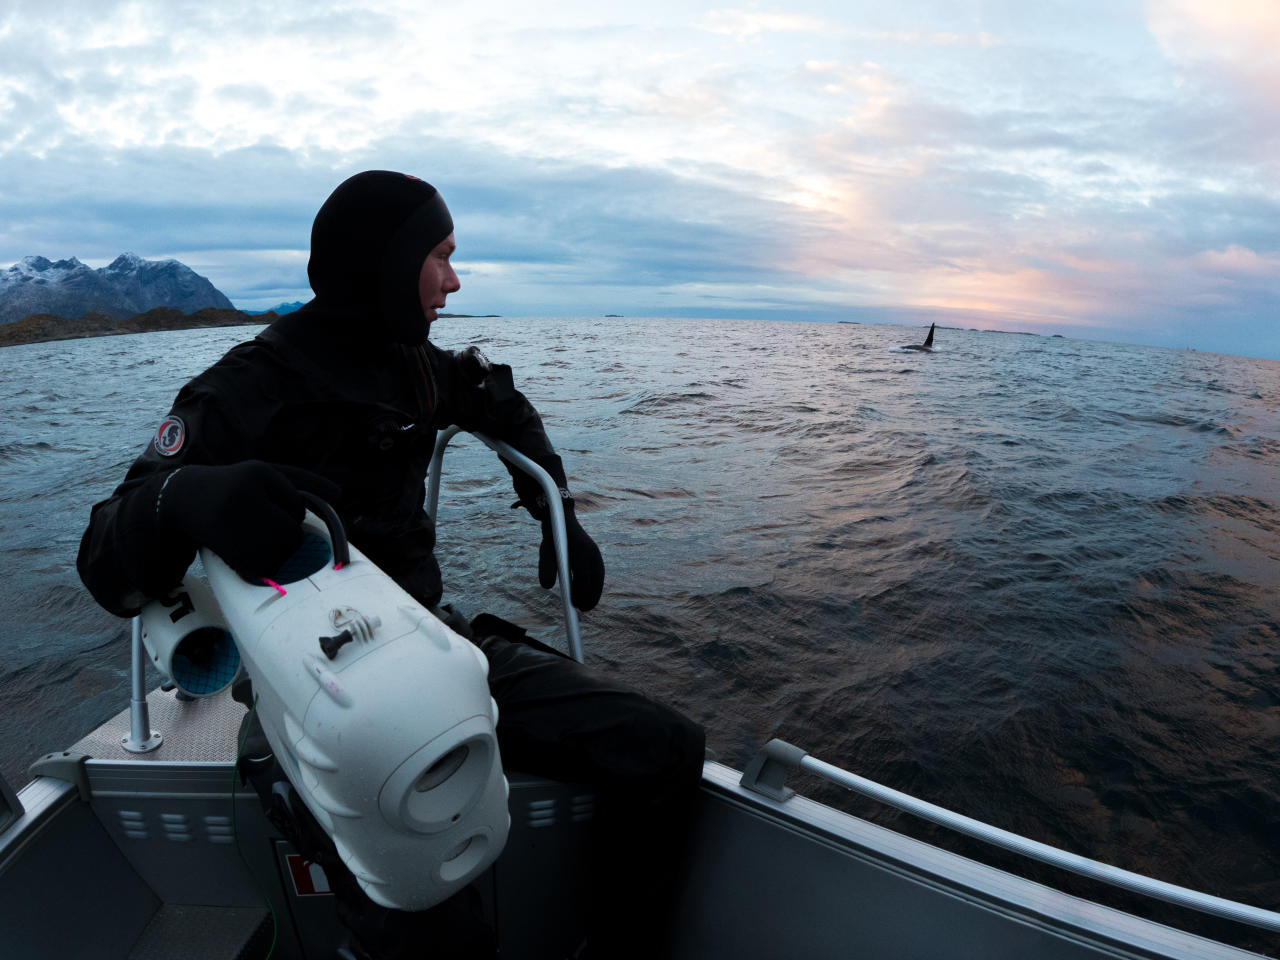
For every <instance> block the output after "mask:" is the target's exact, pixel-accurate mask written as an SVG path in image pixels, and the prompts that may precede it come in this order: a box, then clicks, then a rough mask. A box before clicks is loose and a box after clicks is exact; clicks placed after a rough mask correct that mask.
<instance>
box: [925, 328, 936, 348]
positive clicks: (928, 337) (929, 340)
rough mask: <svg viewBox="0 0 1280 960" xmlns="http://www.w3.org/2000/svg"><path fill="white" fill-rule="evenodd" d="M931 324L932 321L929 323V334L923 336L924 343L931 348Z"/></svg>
mask: <svg viewBox="0 0 1280 960" xmlns="http://www.w3.org/2000/svg"><path fill="white" fill-rule="evenodd" d="M933 326H934V325H933V324H932V323H931V324H929V335H928V336H927V337H925V338H924V345H925V347H927V348H931V347H932V346H933Z"/></svg>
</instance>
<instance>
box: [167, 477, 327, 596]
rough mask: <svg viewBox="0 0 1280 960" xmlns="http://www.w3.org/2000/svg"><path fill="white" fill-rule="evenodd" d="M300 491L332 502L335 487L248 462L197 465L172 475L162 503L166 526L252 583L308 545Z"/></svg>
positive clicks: (303, 505)
mask: <svg viewBox="0 0 1280 960" xmlns="http://www.w3.org/2000/svg"><path fill="white" fill-rule="evenodd" d="M299 490H306V491H309V492H311V493H314V494H315V495H316V496H318V497H320V498H321V499H322V500H326V501H330V502H332V501H333V500H335V499H336V498H337V496H338V493H339V487H338V486H337V484H335V483H332V482H330V481H328V480H326V479H325V478H324V477H320V476H317V475H316V474H314V473H309V472H308V471H306V470H301V469H298V468H297V467H285V466H273V465H272V464H269V463H264V462H262V461H261V460H246V461H244V462H242V463H234V464H229V465H227V466H204V465H200V464H191V465H188V466H184V467H179V468H178V469H177V470H175V471H174V472H173V473H171V474H169V476H168V478H167V479H166V480H165V483H164V486H163V487H161V489H160V495H159V497H158V498H157V499H156V514H157V517H158V519H159V522H160V526H161V527H162V528H164V529H167V530H170V531H173V532H174V533H176V534H177V535H178V536H180V537H182V538H183V539H185V540H186V541H188V542H189V544H190V545H191V546H192V547H193V548H194V547H208V548H209V549H210V550H212V551H213V552H214V553H216V554H217V555H218V556H219V557H221V558H222V559H223V560H224V561H226V563H227V565H228V566H230V567H231V568H232V569H233V570H235V571H236V573H238V574H240V576H242V577H245V578H246V579H258V578H260V577H263V576H270V575H271V574H272V573H274V572H275V571H276V570H278V569H280V567H281V566H282V565H283V564H284V562H285V561H286V560H288V559H289V557H290V556H291V555H292V554H293V552H294V551H295V550H297V549H298V546H299V544H301V543H302V529H301V524H302V517H303V514H304V512H305V510H306V502H305V501H304V500H303V499H302V497H301V495H299V493H298V491H299Z"/></svg>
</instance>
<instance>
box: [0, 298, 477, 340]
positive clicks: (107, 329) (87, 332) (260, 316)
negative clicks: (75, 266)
mask: <svg viewBox="0 0 1280 960" xmlns="http://www.w3.org/2000/svg"><path fill="white" fill-rule="evenodd" d="M438 316H439V319H441V320H445V319H450V320H480V319H487V318H497V317H500V316H501V314H497V313H486V314H483V315H477V314H470V313H442V314H439V315H438ZM276 319H278V317H277V315H276V314H275V313H274V312H272V311H268V312H266V313H246V312H245V311H243V310H234V309H233V310H224V309H221V308H219V307H205V308H204V309H202V310H196V311H195V312H194V313H183V312H182V311H181V310H176V309H174V308H173V307H154V308H153V309H151V310H148V311H147V312H146V313H139V314H137V315H135V316H132V317H129V318H128V319H126V320H117V319H115V318H114V317H112V316H110V315H108V314H105V313H86V314H84V315H83V316H80V317H76V318H68V317H59V316H55V315H54V314H52V313H33V314H31V315H30V316H27V317H23V318H22V319H21V320H15V321H13V322H12V323H4V324H0V347H13V346H17V345H18V344H20V343H43V342H46V341H50V340H79V339H81V338H83V337H112V336H117V335H119V334H123V333H151V332H153V331H156V330H193V329H196V328H197V327H239V326H261V325H263V324H266V323H271V322H272V321H274V320H276Z"/></svg>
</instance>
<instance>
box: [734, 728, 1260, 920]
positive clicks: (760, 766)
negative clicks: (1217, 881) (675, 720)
mask: <svg viewBox="0 0 1280 960" xmlns="http://www.w3.org/2000/svg"><path fill="white" fill-rule="evenodd" d="M747 769H748V774H744V776H743V782H742V785H743V786H744V787H746V788H747V789H750V790H755V791H756V792H758V793H764V794H765V795H766V796H772V797H773V799H777V800H782V799H783V797H784V796H785V794H783V793H782V792H781V782H782V780H785V775H786V772H787V771H793V770H803V771H805V772H806V773H812V774H814V775H815V776H818V777H821V778H822V779H823V780H826V781H828V782H830V783H834V784H837V785H838V786H841V787H844V788H845V789H846V790H852V791H853V792H854V793H860V794H862V795H863V796H867V797H871V798H872V799H874V800H879V801H880V802H881V803H887V804H888V805H889V806H891V807H897V808H898V809H899V810H905V811H906V812H907V813H911V814H914V815H915V816H917V817H922V818H923V819H925V820H930V821H932V822H934V823H937V824H940V825H942V826H944V827H947V828H948V829H950V830H954V831H956V832H957V833H963V834H964V835H965V836H969V837H973V838H975V839H977V840H982V841H984V842H985V843H990V844H992V845H993V846H997V847H1003V848H1004V849H1006V850H1012V851H1013V852H1014V853H1020V854H1022V855H1023V856H1026V857H1030V858H1031V859H1033V860H1038V861H1040V862H1041V863H1047V864H1049V865H1050V866H1054V867H1059V868H1061V869H1063V870H1070V871H1071V872H1072V873H1078V874H1080V875H1081V876H1085V877H1090V878H1092V879H1094V880H1100V881H1102V882H1103V883H1109V884H1111V885H1112V886H1116V887H1121V888H1123V889H1125V890H1132V891H1133V892H1135V893H1141V894H1144V895H1145V896H1148V897H1154V898H1155V899H1157V900H1164V901H1167V902H1169V903H1174V904H1177V905H1178V906H1180V907H1186V908H1188V909H1191V910H1198V911H1199V912H1201V913H1211V914H1213V915H1215V916H1219V917H1226V918H1227V919H1229V920H1236V921H1239V922H1240V923H1247V924H1250V925H1251V926H1255V927H1262V928H1263V929H1265V930H1274V931H1280V913H1275V912H1273V911H1271V910H1263V909H1262V908H1261V907H1251V906H1249V905H1248V904H1244V903H1236V902H1235V901H1234V900H1226V899H1223V898H1222V897H1215V896H1213V895H1211V894H1208V893H1201V892H1199V891H1198V890H1190V889H1188V888H1186V887H1179V886H1177V885H1175V884H1172V883H1165V882H1164V881H1163V880H1154V879H1152V878H1151V877H1144V876H1143V875H1142V874H1139V873H1131V872H1130V871H1128V870H1121V869H1120V868H1119V867H1113V866H1110V865H1108V864H1105V863H1099V862H1098V861H1096V860H1089V859H1088V858H1086V857H1081V856H1078V855H1077V854H1074V853H1068V852H1066V851H1065V850H1059V849H1058V848H1057V847H1051V846H1049V845H1048V844H1046V843H1040V842H1038V841H1036V840H1030V839H1028V838H1027V837H1023V836H1019V835H1018V834H1016V833H1010V832H1009V831H1008V830H1001V829H1000V828H999V827H993V826H991V825H990V824H987V823H983V822H981V821H980V820H974V819H972V818H970V817H966V816H964V815H963V814H959V813H955V812H954V811H952V810H948V809H946V808H945V807H939V806H936V805H934V804H932V803H928V802H927V801H924V800H920V799H917V798H916V797H913V796H911V795H910V794H906V793H901V792H900V791H897V790H894V789H892V788H891V787H886V786H883V785H882V784H879V783H876V782H874V781H872V780H868V779H866V778H865V777H860V776H858V775H857V774H856V773H850V772H849V771H848V770H842V769H841V768H840V767H837V766H834V765H833V764H830V763H824V762H823V761H821V760H818V759H816V758H814V757H811V756H809V755H808V754H806V753H805V752H804V751H803V750H801V749H799V748H798V747H793V746H791V745H790V744H788V743H785V742H784V741H781V740H773V741H770V743H769V744H768V745H766V747H765V748H764V750H762V751H761V753H760V755H758V756H757V758H756V760H753V761H752V763H751V764H750V765H748V768H747ZM757 781H763V782H764V786H765V789H763V790H761V789H759V788H758V787H757V786H756V782H757ZM771 791H772V792H771Z"/></svg>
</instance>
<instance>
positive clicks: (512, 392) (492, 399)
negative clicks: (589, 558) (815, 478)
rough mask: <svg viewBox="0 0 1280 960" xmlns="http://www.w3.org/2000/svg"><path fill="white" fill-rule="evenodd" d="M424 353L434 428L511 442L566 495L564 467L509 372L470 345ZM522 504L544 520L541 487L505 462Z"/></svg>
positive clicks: (433, 348)
mask: <svg viewBox="0 0 1280 960" xmlns="http://www.w3.org/2000/svg"><path fill="white" fill-rule="evenodd" d="M424 352H425V355H426V357H427V360H428V362H429V364H430V367H431V373H432V376H433V378H434V380H435V386H436V389H437V391H438V393H437V404H436V413H435V426H436V427H437V428H442V427H447V426H451V425H457V426H459V427H462V429H464V430H469V431H473V432H480V433H485V434H488V435H489V436H491V437H493V438H495V439H497V440H502V441H505V442H506V443H509V444H511V446H513V447H515V448H516V449H517V450H519V451H520V452H521V453H523V454H524V455H525V456H526V457H528V458H529V459H530V460H532V461H533V462H534V463H536V464H537V465H538V466H540V467H542V469H544V470H546V471H547V473H549V474H551V478H552V479H553V480H554V481H555V483H556V486H557V487H559V488H560V491H561V496H562V497H566V498H567V497H568V495H569V494H568V483H567V481H566V478H565V472H564V465H563V464H562V463H561V461H560V457H559V456H558V455H557V454H556V452H555V449H554V448H553V447H552V446H551V441H550V440H549V439H548V438H547V432H546V429H545V428H544V427H543V425H542V418H541V417H540V416H539V415H538V411H537V410H535V409H534V408H533V404H531V403H530V402H529V401H528V399H527V398H526V397H525V395H524V394H523V393H521V392H520V391H519V390H517V389H516V386H515V382H514V380H513V377H512V373H511V368H510V367H509V366H507V365H506V364H504V363H490V362H489V361H488V360H486V359H485V357H484V355H483V354H481V353H480V351H479V350H477V349H475V348H474V347H472V348H469V349H467V350H464V351H460V352H458V353H453V352H450V351H447V350H442V349H440V348H439V347H436V346H435V345H434V344H431V343H429V342H428V343H427V345H426V347H425V348H424ZM502 462H503V465H504V466H506V468H507V472H508V473H510V474H511V482H512V485H513V486H514V487H515V491H516V496H518V497H519V498H520V504H521V505H522V506H523V507H524V508H525V509H526V510H528V511H529V513H530V514H532V515H533V516H534V517H535V518H537V519H539V520H541V519H543V518H544V517H545V516H546V513H547V510H546V505H545V503H541V504H540V503H539V501H540V499H541V498H542V488H541V486H539V484H538V482H537V481H536V480H534V479H533V478H532V477H530V476H529V475H528V474H526V473H525V472H524V471H523V470H521V469H520V468H519V467H516V466H515V465H513V464H511V463H508V462H507V461H506V460H503V461H502Z"/></svg>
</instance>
